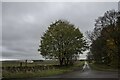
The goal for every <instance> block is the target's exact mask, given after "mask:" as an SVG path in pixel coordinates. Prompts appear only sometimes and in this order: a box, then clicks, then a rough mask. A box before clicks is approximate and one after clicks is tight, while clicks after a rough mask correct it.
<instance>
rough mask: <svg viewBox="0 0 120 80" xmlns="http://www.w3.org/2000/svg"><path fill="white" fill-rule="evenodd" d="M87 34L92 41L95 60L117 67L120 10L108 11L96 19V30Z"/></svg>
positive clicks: (119, 51) (119, 43) (91, 47)
mask: <svg viewBox="0 0 120 80" xmlns="http://www.w3.org/2000/svg"><path fill="white" fill-rule="evenodd" d="M87 34H88V37H89V39H90V40H91V42H92V44H91V46H90V50H91V53H92V54H93V56H94V59H95V62H96V63H104V64H108V65H112V66H116V67H117V65H118V59H119V58H120V12H119V11H118V12H117V11H115V10H110V11H107V12H106V13H105V14H104V16H102V17H98V19H96V22H95V28H94V30H93V31H92V32H87Z"/></svg>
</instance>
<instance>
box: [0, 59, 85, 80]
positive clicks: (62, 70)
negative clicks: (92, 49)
mask: <svg viewBox="0 0 120 80" xmlns="http://www.w3.org/2000/svg"><path fill="white" fill-rule="evenodd" d="M83 64H84V61H77V62H76V63H75V64H74V65H73V66H64V67H60V68H58V69H49V70H42V71H36V72H22V71H21V72H13V73H12V72H8V71H4V72H3V73H2V74H3V78H34V77H47V76H52V75H58V74H64V73H68V72H72V71H74V70H78V69H79V70H80V69H82V66H83Z"/></svg>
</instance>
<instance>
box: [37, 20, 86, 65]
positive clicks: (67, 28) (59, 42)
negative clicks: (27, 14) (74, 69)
mask: <svg viewBox="0 0 120 80" xmlns="http://www.w3.org/2000/svg"><path fill="white" fill-rule="evenodd" d="M39 47H40V48H39V49H38V51H40V52H41V53H40V54H41V55H42V56H44V57H45V58H50V59H58V60H59V63H60V65H61V66H62V65H69V64H72V63H73V61H74V60H75V59H77V57H78V55H79V54H81V53H82V51H84V50H85V48H86V41H85V39H84V38H83V34H82V33H81V32H80V30H79V29H78V28H76V27H75V26H74V25H73V24H70V23H69V22H68V21H65V20H58V21H56V22H55V23H52V24H51V25H50V26H49V27H48V30H47V31H46V32H45V33H44V35H43V36H42V37H41V45H40V46H39Z"/></svg>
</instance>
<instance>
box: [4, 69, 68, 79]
mask: <svg viewBox="0 0 120 80" xmlns="http://www.w3.org/2000/svg"><path fill="white" fill-rule="evenodd" d="M68 71H69V70H64V69H54V70H44V71H36V72H18V73H11V72H4V73H3V78H32V77H46V76H51V75H57V74H62V73H64V72H68Z"/></svg>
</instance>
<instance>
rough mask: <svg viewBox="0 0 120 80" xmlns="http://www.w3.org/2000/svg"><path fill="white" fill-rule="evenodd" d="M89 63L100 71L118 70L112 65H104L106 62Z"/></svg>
mask: <svg viewBox="0 0 120 80" xmlns="http://www.w3.org/2000/svg"><path fill="white" fill-rule="evenodd" d="M89 65H90V67H91V68H92V69H94V70H99V71H118V69H117V68H113V67H112V66H107V65H104V64H93V63H90V64H89Z"/></svg>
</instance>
